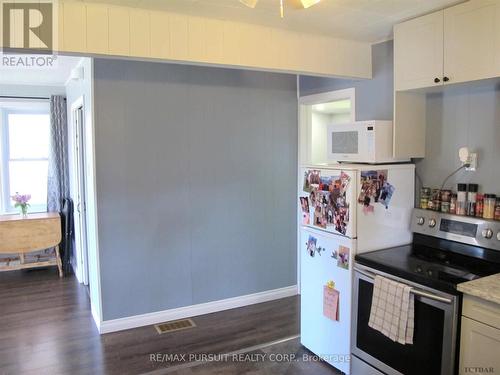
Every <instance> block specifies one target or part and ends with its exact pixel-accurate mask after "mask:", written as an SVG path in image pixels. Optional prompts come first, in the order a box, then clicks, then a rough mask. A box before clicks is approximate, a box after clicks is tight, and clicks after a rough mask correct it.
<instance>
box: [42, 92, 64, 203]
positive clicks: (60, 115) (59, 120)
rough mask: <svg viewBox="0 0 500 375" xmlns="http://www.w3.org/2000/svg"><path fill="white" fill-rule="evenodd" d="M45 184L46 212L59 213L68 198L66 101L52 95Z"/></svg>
mask: <svg viewBox="0 0 500 375" xmlns="http://www.w3.org/2000/svg"><path fill="white" fill-rule="evenodd" d="M47 184H48V185H47V211H57V212H59V211H60V210H61V205H62V200H63V199H64V198H65V197H68V196H69V179H68V121H67V114H66V99H65V98H64V97H63V96H59V95H53V96H52V97H51V98H50V150H49V174H48V181H47Z"/></svg>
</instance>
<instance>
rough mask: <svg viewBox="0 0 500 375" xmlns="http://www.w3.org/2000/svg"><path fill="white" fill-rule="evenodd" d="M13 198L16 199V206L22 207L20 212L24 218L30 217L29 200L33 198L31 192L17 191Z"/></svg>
mask: <svg viewBox="0 0 500 375" xmlns="http://www.w3.org/2000/svg"><path fill="white" fill-rule="evenodd" d="M11 198H12V200H13V201H14V207H15V208H20V209H21V212H20V213H21V216H22V217H23V218H26V217H28V207H29V206H30V204H29V203H28V201H29V200H30V199H31V195H30V194H19V193H17V192H16V194H15V195H13V196H11Z"/></svg>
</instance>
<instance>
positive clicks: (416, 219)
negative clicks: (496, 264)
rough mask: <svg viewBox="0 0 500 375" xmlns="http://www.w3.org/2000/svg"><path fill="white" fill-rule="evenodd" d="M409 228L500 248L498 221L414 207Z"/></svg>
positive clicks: (481, 245)
mask: <svg viewBox="0 0 500 375" xmlns="http://www.w3.org/2000/svg"><path fill="white" fill-rule="evenodd" d="M411 230H412V232H414V233H420V234H425V235H427V236H434V237H438V238H444V239H447V240H451V241H456V242H462V243H466V244H470V245H474V246H480V247H485V248H488V249H495V250H500V221H494V220H486V219H481V218H476V217H470V216H459V215H451V214H444V213H441V212H437V211H431V210H421V209H419V208H415V209H414V210H413V213H412V220H411Z"/></svg>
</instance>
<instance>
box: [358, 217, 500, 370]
mask: <svg viewBox="0 0 500 375" xmlns="http://www.w3.org/2000/svg"><path fill="white" fill-rule="evenodd" d="M411 229H412V232H413V242H412V243H411V244H409V245H406V246H398V247H392V248H388V249H384V250H377V251H372V252H369V253H364V254H357V255H356V257H355V265H354V271H355V272H354V301H353V316H352V318H353V319H352V320H353V326H354V328H353V330H352V332H353V333H352V337H351V343H352V347H351V351H352V357H351V364H352V373H356V375H358V374H359V375H365V374H369V375H375V374H377V375H379V374H380V375H382V374H388V375H417V374H437V375H450V374H455V373H456V369H457V368H458V366H457V358H458V356H457V355H456V353H457V346H458V338H459V336H460V324H459V322H460V315H461V293H460V292H458V291H457V285H458V284H460V283H462V282H466V281H470V280H475V279H477V278H481V277H485V276H489V275H492V274H496V273H500V221H493V220H484V219H480V218H475V217H466V216H456V215H450V214H443V213H440V212H435V211H428V210H420V209H415V210H414V211H413V213H412V219H411ZM388 235H390V234H388ZM377 275H380V276H384V277H387V278H390V279H393V280H395V281H398V282H400V283H404V284H406V285H409V286H410V287H411V288H412V294H413V295H414V301H415V317H414V324H415V331H414V338H413V344H412V345H401V344H398V343H395V342H393V341H391V340H390V339H389V338H387V337H385V336H384V335H383V334H381V333H380V332H378V331H375V330H373V329H372V328H371V327H369V325H368V320H369V316H370V308H371V301H372V295H373V283H374V279H375V277H376V276H377Z"/></svg>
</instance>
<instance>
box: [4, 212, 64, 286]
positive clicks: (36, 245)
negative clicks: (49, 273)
mask: <svg viewBox="0 0 500 375" xmlns="http://www.w3.org/2000/svg"><path fill="white" fill-rule="evenodd" d="M60 243H61V217H60V216H59V214H58V213H57V212H46V213H37V214H28V217H27V218H24V219H23V218H21V216H20V215H19V214H17V215H0V254H13V253H14V254H19V264H13V265H7V266H0V271H13V270H19V269H25V268H34V267H47V266H57V268H58V269H59V277H62V276H63V271H62V262H61V254H60V252H59V244H60ZM51 247H55V250H56V258H55V259H53V260H52V259H51V260H46V261H39V262H30V263H25V262H24V255H25V254H26V253H31V252H34V251H39V250H44V249H49V248H51Z"/></svg>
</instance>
